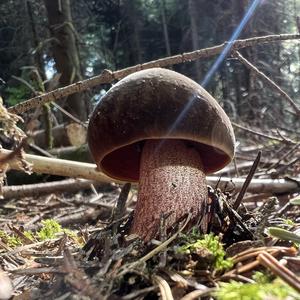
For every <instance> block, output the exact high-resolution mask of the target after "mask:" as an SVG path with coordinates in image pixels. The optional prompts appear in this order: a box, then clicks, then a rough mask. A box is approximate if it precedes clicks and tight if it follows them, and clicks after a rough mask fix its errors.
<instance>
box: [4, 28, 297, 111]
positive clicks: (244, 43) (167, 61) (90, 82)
mask: <svg viewBox="0 0 300 300" xmlns="http://www.w3.org/2000/svg"><path fill="white" fill-rule="evenodd" d="M296 39H300V34H279V35H268V36H261V37H254V38H249V39H244V40H236V41H233V42H232V43H231V44H232V48H231V51H237V50H239V49H242V48H246V47H251V46H255V45H258V44H264V43H270V42H275V41H284V40H296ZM227 45H228V42H225V43H223V44H221V45H217V46H214V47H211V48H206V49H200V50H195V51H192V52H187V53H182V54H177V55H174V56H169V57H165V58H161V59H157V60H153V61H150V62H146V63H143V64H139V65H136V66H132V67H129V68H125V69H122V70H118V71H115V72H112V71H110V70H104V71H103V72H102V73H101V74H100V75H98V76H95V77H91V78H89V79H86V80H82V81H78V82H76V83H73V84H71V85H68V86H65V87H62V88H59V89H56V90H53V91H51V92H49V93H46V94H43V95H39V96H36V97H34V98H31V99H29V100H27V101H24V102H22V103H19V104H17V105H15V106H13V107H11V108H9V109H8V111H9V112H11V113H15V114H21V113H23V112H25V111H27V110H29V109H32V108H35V107H38V106H40V105H42V104H45V103H48V102H52V101H56V100H58V99H61V98H64V97H67V96H69V95H72V94H75V93H78V92H82V91H85V90H88V89H90V88H92V87H95V86H97V85H100V84H104V83H111V82H112V81H114V80H119V79H122V78H124V77H125V76H127V75H129V74H132V73H134V72H136V71H140V70H144V69H149V68H153V67H167V66H171V65H175V64H180V63H185V62H190V61H194V60H197V59H203V58H208V57H212V56H215V55H218V54H220V53H221V52H222V51H223V50H224V48H225V47H226V46H227Z"/></svg>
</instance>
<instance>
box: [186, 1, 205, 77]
mask: <svg viewBox="0 0 300 300" xmlns="http://www.w3.org/2000/svg"><path fill="white" fill-rule="evenodd" d="M188 4H189V5H188V10H189V15H190V18H191V33H192V45H193V49H192V50H197V49H200V45H199V34H198V27H197V26H198V25H197V19H198V18H199V14H198V13H197V6H196V3H195V0H189V3H188ZM194 65H195V74H196V80H197V81H200V79H201V73H202V72H201V64H200V61H199V60H196V61H195V64H194Z"/></svg>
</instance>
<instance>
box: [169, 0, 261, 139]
mask: <svg viewBox="0 0 300 300" xmlns="http://www.w3.org/2000/svg"><path fill="white" fill-rule="evenodd" d="M261 1H262V0H254V1H253V2H252V4H251V5H250V6H249V8H248V10H247V11H246V14H245V16H244V17H243V19H242V20H241V22H240V24H239V25H238V27H237V28H236V30H235V31H234V32H233V34H232V35H231V37H230V39H229V41H228V43H227V45H226V46H225V48H224V49H223V51H222V52H221V53H220V55H219V57H218V58H217V60H216V61H215V62H214V64H213V65H212V67H211V68H210V70H209V71H208V72H207V74H206V75H205V77H204V79H203V81H202V82H201V85H202V86H203V87H204V88H205V86H206V85H207V84H208V82H209V81H210V79H211V77H212V76H213V75H214V73H215V72H216V70H217V69H218V68H219V66H220V64H221V63H222V62H223V60H224V59H225V58H226V56H227V54H228V52H229V51H230V49H231V47H232V45H233V42H234V41H235V40H236V39H237V38H238V37H239V35H240V33H241V32H242V30H243V29H244V27H245V26H246V24H247V23H248V21H249V20H250V18H251V16H252V15H253V14H254V12H255V10H256V8H257V7H258V5H259V4H260V3H261ZM194 101H195V97H193V98H192V99H190V100H189V101H188V103H187V104H186V105H185V107H184V109H183V110H182V111H181V112H180V114H179V115H178V117H177V119H176V120H175V122H174V123H173V124H172V126H171V127H170V129H169V132H168V134H170V133H171V132H173V130H174V129H175V128H176V127H177V125H178V124H179V123H180V122H181V121H182V120H183V118H184V117H185V115H186V113H187V112H188V111H189V109H191V107H192V105H193V103H194Z"/></svg>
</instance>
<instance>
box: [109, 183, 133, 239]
mask: <svg viewBox="0 0 300 300" xmlns="http://www.w3.org/2000/svg"><path fill="white" fill-rule="evenodd" d="M130 189H131V183H125V184H124V186H123V187H122V190H121V193H120V195H119V198H118V201H117V206H116V208H115V209H114V211H113V218H112V221H113V222H115V221H117V220H120V219H122V217H124V215H125V214H126V201H127V198H128V194H129V192H130ZM119 225H120V222H115V224H114V225H113V227H112V231H113V234H116V233H117V229H118V226H119Z"/></svg>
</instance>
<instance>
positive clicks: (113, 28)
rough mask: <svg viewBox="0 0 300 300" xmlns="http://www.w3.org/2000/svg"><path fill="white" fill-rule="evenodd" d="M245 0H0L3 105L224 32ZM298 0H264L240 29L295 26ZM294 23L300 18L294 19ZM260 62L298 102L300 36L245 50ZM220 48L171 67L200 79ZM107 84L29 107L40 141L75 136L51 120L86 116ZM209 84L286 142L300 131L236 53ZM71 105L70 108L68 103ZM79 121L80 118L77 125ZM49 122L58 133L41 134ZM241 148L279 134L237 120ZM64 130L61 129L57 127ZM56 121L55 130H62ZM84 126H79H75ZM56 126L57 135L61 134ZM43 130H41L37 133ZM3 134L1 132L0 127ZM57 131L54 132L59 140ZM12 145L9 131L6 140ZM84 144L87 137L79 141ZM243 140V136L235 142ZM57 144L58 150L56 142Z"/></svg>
mask: <svg viewBox="0 0 300 300" xmlns="http://www.w3.org/2000/svg"><path fill="white" fill-rule="evenodd" d="M251 3H252V1H248V0H213V1H204V0H184V1H182V0H123V1H122V0H101V1H100V0H98V1H95V0H77V1H70V0H63V1H59V0H57V1H54V0H44V1H37V0H9V1H3V0H1V1H0V11H1V18H0V80H1V85H0V93H1V96H2V98H3V100H4V104H5V105H6V106H7V107H10V106H13V105H15V104H17V103H19V102H21V101H24V100H26V99H29V98H31V97H33V96H36V95H39V94H40V93H44V92H46V91H51V90H53V89H55V88H58V87H60V86H66V85H68V84H70V83H73V82H76V81H79V80H82V79H85V78H89V77H91V76H95V75H98V74H100V73H101V72H102V71H103V70H104V69H110V70H113V71H114V70H118V69H122V68H126V67H129V66H133V65H136V64H139V63H143V62H147V61H150V60H155V59H158V58H163V57H167V56H170V55H175V54H180V53H184V52H188V51H192V50H195V49H201V48H207V47H212V46H214V45H218V44H222V43H223V42H225V41H228V40H229V39H230V37H231V36H232V33H233V32H234V31H235V30H236V28H237V27H238V26H239V24H240V22H241V20H242V19H243V16H244V15H245V13H246V11H247V9H248V7H249V5H250V4H251ZM299 11H300V1H299V0H278V1H271V0H270V1H268V0H264V1H260V4H259V5H258V7H257V9H256V10H255V12H254V13H253V14H252V16H251V18H250V20H249V22H248V23H247V24H246V26H245V27H244V29H243V30H242V32H241V34H240V36H239V38H240V39H245V38H249V37H257V36H264V35H273V34H282V33H298V32H299V31H298V30H299V27H300V21H299V16H300V15H299V14H300V13H299ZM297 24H298V26H297ZM241 53H242V54H243V56H244V57H245V58H247V59H248V60H249V61H250V62H251V63H253V64H254V65H255V66H256V67H257V68H258V69H259V70H260V71H262V72H263V73H264V74H266V75H267V76H268V77H269V78H270V79H272V80H273V81H274V82H275V83H276V84H277V85H278V86H279V87H281V88H282V89H283V90H284V91H285V92H286V93H287V94H288V95H289V96H290V97H291V98H292V99H293V100H294V101H295V102H296V103H298V104H300V99H299V98H300V97H299V95H300V94H299V88H300V77H299V74H300V64H299V60H300V47H299V42H298V41H297V40H289V41H283V42H276V43H266V44H261V45H258V46H254V47H248V48H245V49H242V50H241ZM216 58H217V57H213V58H210V59H204V60H196V61H192V62H189V63H184V64H178V65H174V66H170V67H172V68H173V69H174V70H176V71H179V72H181V73H183V74H185V75H187V76H189V77H191V78H193V79H194V80H196V81H197V82H199V83H201V81H202V80H203V78H204V77H205V75H206V74H207V72H208V71H209V69H210V68H211V66H212V64H213V63H214V61H215V59H216ZM109 87H110V85H109V84H107V85H102V86H99V87H95V88H93V89H91V90H89V91H86V92H83V93H76V94H73V95H71V96H69V97H67V98H66V99H63V100H59V101H58V102H57V103H56V104H53V103H51V104H50V105H44V107H43V109H37V110H35V111H31V112H30V113H26V115H24V116H23V117H24V119H25V122H24V125H23V127H24V128H23V129H24V131H25V132H26V133H27V134H28V135H29V136H32V137H34V138H35V141H34V142H35V144H36V145H38V146H40V147H41V148H43V149H48V150H49V151H50V150H51V148H56V147H60V146H70V145H71V146H74V145H75V146H78V144H82V143H83V142H82V143H81V142H74V143H73V144H72V142H66V139H65V138H63V137H62V136H64V134H65V133H63V134H61V133H59V134H58V136H57V137H56V136H55V130H53V128H57V129H59V128H63V130H65V129H66V124H69V123H70V122H71V123H73V122H74V121H75V124H84V122H86V121H87V120H88V116H89V115H90V113H91V111H92V109H93V107H94V105H95V104H96V102H97V101H99V99H100V97H101V95H102V94H103V93H104V92H105V90H107V89H108V88H109ZM206 89H207V90H208V91H209V92H210V93H212V94H213V95H214V96H215V97H216V99H217V100H218V101H219V103H220V104H221V105H222V106H223V107H224V109H225V111H226V112H227V114H228V115H229V116H230V118H231V120H232V121H234V122H235V123H237V124H240V125H243V126H246V127H247V128H251V129H252V130H257V131H258V132H262V133H266V134H270V135H272V136H275V137H277V138H278V139H279V140H282V141H284V142H287V143H284V144H285V145H286V144H288V145H289V146H290V145H291V144H293V143H290V144H289V143H288V139H294V138H295V137H296V136H297V135H299V132H300V128H299V116H297V114H295V113H294V111H293V109H292V108H291V106H290V104H289V103H287V102H286V101H285V100H284V99H283V98H282V96H281V95H280V94H279V93H278V92H277V91H276V89H275V90H274V89H272V88H270V87H269V86H267V85H266V83H265V82H264V81H263V80H261V79H260V78H259V77H258V76H257V74H255V72H253V71H251V70H250V69H249V68H246V67H245V66H244V65H242V64H241V63H240V62H239V61H238V60H237V59H234V58H230V57H227V58H225V59H224V60H223V62H222V63H221V65H220V66H219V68H218V69H217V71H216V72H215V74H214V75H213V76H212V77H211V79H210V80H209V82H208V84H207V85H206ZM66 111H67V112H68V113H69V114H71V116H70V115H69V114H68V113H67V112H66ZM75 128H76V127H75ZM47 130H48V132H49V130H50V131H52V135H53V136H54V141H53V139H48V140H46V139H45V132H47ZM235 130H236V131H237V135H238V139H237V140H238V144H237V146H238V150H239V147H241V145H242V146H245V145H247V146H251V145H252V146H253V147H254V149H255V150H257V149H258V148H264V151H265V152H264V154H265V155H268V149H269V147H270V151H274V147H275V149H277V150H278V149H279V150H280V147H281V146H282V144H281V143H278V141H277V142H276V139H275V140H272V139H268V138H266V137H264V138H261V137H259V136H256V135H255V134H252V133H249V132H248V131H246V130H243V129H241V128H238V127H236V126H235ZM58 131H59V130H58ZM58 131H57V132H58ZM75 132H76V134H79V130H78V128H76V129H75ZM59 136H60V138H59ZM41 137H42V138H41ZM2 139H3V137H2ZM56 139H57V140H56ZM2 144H3V145H4V146H6V147H10V145H9V141H2ZM83 144H84V143H83ZM239 145H240V146H239ZM53 153H55V151H53Z"/></svg>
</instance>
